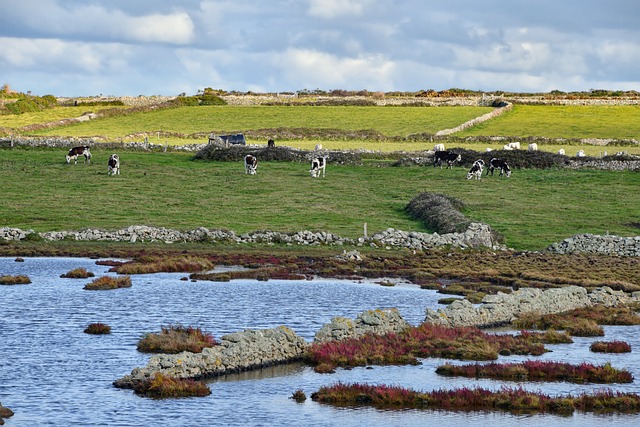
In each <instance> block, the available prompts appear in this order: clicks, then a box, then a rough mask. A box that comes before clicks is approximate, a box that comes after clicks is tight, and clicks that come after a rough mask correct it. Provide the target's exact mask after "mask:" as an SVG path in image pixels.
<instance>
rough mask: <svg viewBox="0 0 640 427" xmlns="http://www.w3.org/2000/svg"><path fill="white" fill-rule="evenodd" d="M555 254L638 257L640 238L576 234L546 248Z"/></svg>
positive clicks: (639, 254) (639, 253)
mask: <svg viewBox="0 0 640 427" xmlns="http://www.w3.org/2000/svg"><path fill="white" fill-rule="evenodd" d="M547 251H548V252H552V253H556V254H576V253H580V254H602V255H617V256H640V236H635V237H620V236H613V235H605V236H599V235H595V234H578V235H575V236H573V237H570V238H568V239H564V240H563V241H562V242H559V243H554V244H553V245H551V246H549V247H548V248H547Z"/></svg>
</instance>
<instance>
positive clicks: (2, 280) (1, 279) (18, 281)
mask: <svg viewBox="0 0 640 427" xmlns="http://www.w3.org/2000/svg"><path fill="white" fill-rule="evenodd" d="M29 283H31V279H29V277H28V276H23V275H18V276H0V285H28V284H29Z"/></svg>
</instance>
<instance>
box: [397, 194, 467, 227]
mask: <svg viewBox="0 0 640 427" xmlns="http://www.w3.org/2000/svg"><path fill="white" fill-rule="evenodd" d="M462 208H464V203H463V202H462V201H460V200H458V199H455V198H453V197H449V196H446V195H444V194H439V193H431V192H424V193H420V194H418V195H417V196H416V197H414V198H413V199H412V200H411V201H410V202H409V204H408V205H407V206H406V207H405V211H406V212H407V213H408V214H409V216H410V217H411V218H413V219H416V220H419V221H422V222H423V223H424V225H425V226H426V227H427V228H428V229H430V230H433V231H435V232H437V233H442V234H444V233H456V232H462V231H465V230H466V229H467V228H468V227H469V224H470V223H471V221H470V220H468V219H467V218H466V217H465V216H464V215H463V214H462V213H461V212H460V211H459V210H460V209H462Z"/></svg>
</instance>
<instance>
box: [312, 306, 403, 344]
mask: <svg viewBox="0 0 640 427" xmlns="http://www.w3.org/2000/svg"><path fill="white" fill-rule="evenodd" d="M407 327H409V323H407V321H406V320H404V319H403V318H402V316H401V315H400V313H399V312H398V309H397V308H388V309H378V310H368V311H365V312H363V313H360V314H359V315H358V317H356V319H355V320H353V319H349V318H346V317H334V318H333V319H331V322H330V323H327V324H326V325H324V326H323V327H322V328H320V330H319V331H318V332H317V333H316V335H315V337H314V341H316V342H326V341H334V340H338V341H339V340H344V339H347V338H358V337H361V336H362V335H364V334H367V333H372V334H376V335H384V334H388V333H390V332H396V333H397V332H401V331H403V330H404V329H406V328H407Z"/></svg>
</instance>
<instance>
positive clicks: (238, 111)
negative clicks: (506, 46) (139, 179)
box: [38, 106, 491, 139]
mask: <svg viewBox="0 0 640 427" xmlns="http://www.w3.org/2000/svg"><path fill="white" fill-rule="evenodd" d="M489 111H491V108H488V107H330V106H327V107H311V106H306V107H300V106H296V107H283V106H242V107H241V106H201V107H180V108H172V109H166V110H160V111H151V112H145V113H140V114H135V115H130V116H124V117H110V118H105V119H101V120H96V121H92V122H90V123H80V124H75V125H70V126H66V127H64V128H57V129H50V130H45V131H42V132H38V134H40V135H63V136H76V137H80V136H97V135H103V136H107V137H109V138H114V139H116V138H120V137H124V136H126V135H129V134H133V133H139V132H147V133H148V134H149V137H150V138H151V137H153V134H154V133H155V132H157V131H163V132H177V133H183V134H192V133H197V132H206V133H209V132H215V133H219V134H223V133H228V132H246V131H248V130H259V129H274V128H309V129H340V130H375V131H378V132H380V133H382V134H384V135H386V136H407V135H409V134H413V133H422V132H427V133H435V132H437V131H438V130H440V129H446V128H450V127H454V126H457V125H458V124H460V123H463V122H465V121H467V120H470V119H473V118H474V117H477V116H479V115H482V114H484V113H487V112H489Z"/></svg>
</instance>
